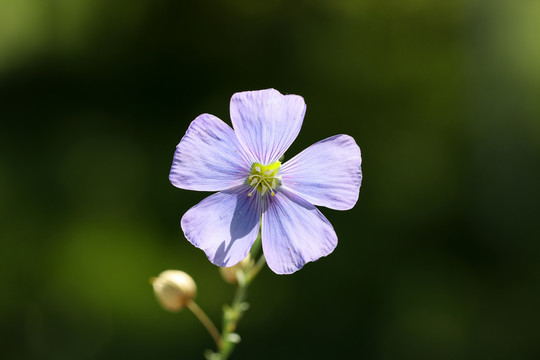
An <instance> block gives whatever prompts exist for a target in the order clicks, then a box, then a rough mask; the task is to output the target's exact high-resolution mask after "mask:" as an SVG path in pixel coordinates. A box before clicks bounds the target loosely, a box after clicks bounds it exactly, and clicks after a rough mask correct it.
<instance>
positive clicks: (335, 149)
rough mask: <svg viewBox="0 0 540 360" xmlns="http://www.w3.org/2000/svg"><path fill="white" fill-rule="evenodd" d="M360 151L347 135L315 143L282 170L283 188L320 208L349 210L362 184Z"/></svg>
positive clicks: (354, 202)
mask: <svg viewBox="0 0 540 360" xmlns="http://www.w3.org/2000/svg"><path fill="white" fill-rule="evenodd" d="M361 164H362V157H361V154H360V148H359V147H358V145H356V142H355V141H354V139H353V138H352V137H350V136H348V135H336V136H332V137H329V138H328V139H324V140H322V141H319V142H318V143H315V144H313V145H311V146H310V147H308V148H307V149H305V150H304V151H302V152H301V153H300V154H298V155H296V156H295V157H294V158H292V159H291V160H289V161H287V162H286V163H285V164H283V166H282V167H281V171H280V175H281V176H282V184H283V186H284V187H286V188H287V189H289V190H291V191H292V192H294V193H295V194H297V195H299V196H300V197H302V198H304V199H305V200H307V201H309V202H310V203H312V204H314V205H317V206H326V207H328V208H331V209H336V210H348V209H350V208H352V207H353V206H354V205H355V204H356V201H357V200H358V195H359V191H360V184H361V182H362V170H361V168H360V166H361Z"/></svg>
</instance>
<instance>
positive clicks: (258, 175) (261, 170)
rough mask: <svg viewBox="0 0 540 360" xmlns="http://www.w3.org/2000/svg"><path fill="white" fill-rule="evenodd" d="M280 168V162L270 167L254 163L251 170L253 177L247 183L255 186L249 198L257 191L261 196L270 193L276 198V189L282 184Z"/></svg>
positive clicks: (250, 176) (249, 177)
mask: <svg viewBox="0 0 540 360" xmlns="http://www.w3.org/2000/svg"><path fill="white" fill-rule="evenodd" d="M280 166H281V163H280V162H279V161H276V162H275V163H273V164H270V165H262V164H259V163H254V164H253V167H252V168H251V175H249V176H248V178H247V183H248V184H249V185H251V186H253V190H251V191H250V193H249V194H248V196H251V195H253V192H255V190H257V191H258V192H260V193H261V196H263V195H264V194H266V192H267V191H270V194H271V195H272V196H274V195H275V194H274V189H275V188H277V187H278V186H279V185H280V183H281V176H278V173H279V167H280Z"/></svg>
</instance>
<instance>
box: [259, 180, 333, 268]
mask: <svg viewBox="0 0 540 360" xmlns="http://www.w3.org/2000/svg"><path fill="white" fill-rule="evenodd" d="M264 202H265V203H264V211H263V215H262V228H261V231H262V245H263V251H264V256H265V257H266V262H267V263H268V266H269V267H270V269H272V271H274V272H275V273H277V274H291V273H293V272H295V271H296V270H299V269H300V268H302V266H303V265H304V264H305V263H307V262H309V261H315V260H317V259H318V258H320V257H321V256H326V255H328V254H330V253H331V252H332V251H334V249H335V247H336V245H337V236H336V233H335V232H334V228H333V227H332V225H331V224H330V222H329V221H328V220H327V219H326V218H325V217H324V215H323V214H321V212H320V211H319V210H318V209H317V208H316V207H315V206H313V205H311V204H310V203H308V202H307V201H305V200H304V199H302V198H300V197H298V196H296V195H294V194H293V193H290V192H288V191H287V190H285V189H283V188H281V190H280V191H276V195H275V196H266V197H265V199H264Z"/></svg>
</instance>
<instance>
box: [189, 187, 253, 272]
mask: <svg viewBox="0 0 540 360" xmlns="http://www.w3.org/2000/svg"><path fill="white" fill-rule="evenodd" d="M250 190H251V188H248V187H247V186H244V185H242V186H240V187H237V188H235V189H231V190H225V191H221V192H218V193H216V194H213V195H210V196H209V197H207V198H206V199H204V200H202V201H201V202H200V203H198V204H197V205H195V206H194V207H192V208H191V209H189V210H188V211H187V212H186V213H185V214H184V216H183V217H182V221H181V225H182V230H183V231H184V235H185V236H186V239H188V240H189V242H191V243H192V244H193V245H195V246H196V247H198V248H200V249H202V250H203V251H204V252H205V253H206V256H207V257H208V259H209V260H210V261H211V262H212V263H213V264H215V265H218V266H233V265H235V264H236V263H238V262H240V261H242V260H243V259H244V258H245V257H246V256H247V254H248V253H249V250H250V249H251V246H252V245H253V243H254V242H255V239H256V238H257V235H258V234H259V224H260V219H261V211H262V210H261V209H262V206H261V197H260V196H248V192H249V191H250Z"/></svg>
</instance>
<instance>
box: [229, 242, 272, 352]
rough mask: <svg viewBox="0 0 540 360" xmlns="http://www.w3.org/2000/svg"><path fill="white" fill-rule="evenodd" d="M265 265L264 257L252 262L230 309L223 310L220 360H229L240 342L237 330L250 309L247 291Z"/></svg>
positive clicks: (239, 285)
mask: <svg viewBox="0 0 540 360" xmlns="http://www.w3.org/2000/svg"><path fill="white" fill-rule="evenodd" d="M257 240H259V244H260V236H259V238H258V239H257ZM256 245H257V241H256ZM259 246H260V245H259ZM257 250H258V249H257ZM265 263H266V260H265V258H264V255H261V256H260V258H259V259H258V260H257V262H256V263H255V264H253V262H252V263H251V264H250V265H249V266H247V267H246V268H245V269H244V271H243V274H242V275H243V276H242V279H238V280H239V281H238V288H237V289H236V293H235V294H234V298H233V301H232V303H231V305H230V307H228V306H226V307H225V308H224V309H223V332H222V334H221V346H218V350H219V360H227V358H228V357H229V355H230V354H231V352H232V351H233V349H234V347H235V346H236V344H237V343H238V342H239V341H240V337H239V336H238V335H237V334H236V333H235V330H236V326H237V325H238V321H240V319H241V317H242V315H243V313H244V312H245V311H246V310H247V309H248V304H247V303H246V302H245V299H246V296H247V289H248V287H249V285H250V284H251V282H252V281H253V280H254V279H255V277H257V275H258V274H259V272H260V271H261V269H262V267H263V266H264V264H265Z"/></svg>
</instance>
